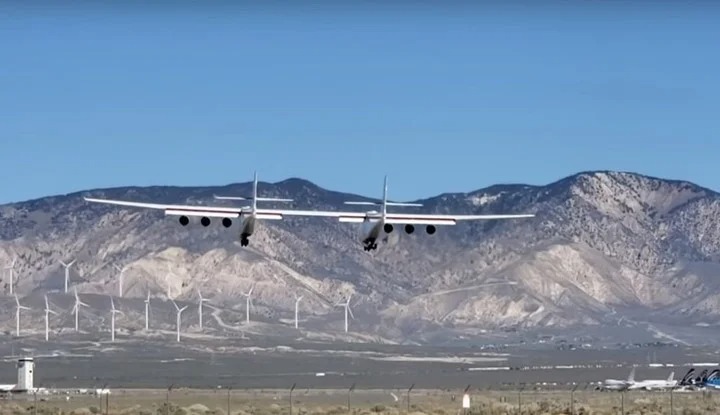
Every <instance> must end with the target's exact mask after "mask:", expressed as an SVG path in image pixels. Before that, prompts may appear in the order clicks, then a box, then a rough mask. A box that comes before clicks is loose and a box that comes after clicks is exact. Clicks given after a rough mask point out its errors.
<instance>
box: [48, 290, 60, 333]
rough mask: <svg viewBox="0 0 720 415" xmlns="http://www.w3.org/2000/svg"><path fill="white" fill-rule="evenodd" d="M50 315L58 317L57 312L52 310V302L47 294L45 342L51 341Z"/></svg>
mask: <svg viewBox="0 0 720 415" xmlns="http://www.w3.org/2000/svg"><path fill="white" fill-rule="evenodd" d="M50 314H54V315H58V313H56V312H55V311H52V310H51V309H50V302H49V301H48V298H47V294H46V295H45V341H48V340H49V339H50Z"/></svg>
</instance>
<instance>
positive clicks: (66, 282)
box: [60, 259, 77, 293]
mask: <svg viewBox="0 0 720 415" xmlns="http://www.w3.org/2000/svg"><path fill="white" fill-rule="evenodd" d="M75 261H77V260H75V259H73V260H72V261H71V262H70V263H67V264H66V263H64V262H62V261H60V263H61V264H62V266H64V267H65V293H67V290H68V280H69V279H70V267H71V266H72V264H74V263H75Z"/></svg>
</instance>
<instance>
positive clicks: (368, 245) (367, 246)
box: [363, 240, 377, 252]
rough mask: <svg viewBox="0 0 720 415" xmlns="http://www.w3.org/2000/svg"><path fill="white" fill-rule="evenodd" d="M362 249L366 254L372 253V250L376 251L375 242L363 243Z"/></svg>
mask: <svg viewBox="0 0 720 415" xmlns="http://www.w3.org/2000/svg"><path fill="white" fill-rule="evenodd" d="M363 249H364V250H365V251H368V252H369V251H373V250H375V249H377V242H375V241H374V240H368V241H365V244H364V246H363Z"/></svg>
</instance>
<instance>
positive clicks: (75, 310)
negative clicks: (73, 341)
mask: <svg viewBox="0 0 720 415" xmlns="http://www.w3.org/2000/svg"><path fill="white" fill-rule="evenodd" d="M80 306H83V307H89V306H88V305H87V304H85V303H83V302H82V301H80V297H78V293H77V288H76V289H75V306H74V307H73V309H72V313H73V314H75V331H76V332H78V331H80V326H79V325H78V322H79V320H80Z"/></svg>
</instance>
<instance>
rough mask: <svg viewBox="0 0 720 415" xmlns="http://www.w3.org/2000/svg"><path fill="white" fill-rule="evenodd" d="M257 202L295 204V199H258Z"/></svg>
mask: <svg viewBox="0 0 720 415" xmlns="http://www.w3.org/2000/svg"><path fill="white" fill-rule="evenodd" d="M255 200H257V201H258V202H293V201H294V200H293V199H278V198H274V197H258V198H256V199H255Z"/></svg>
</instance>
